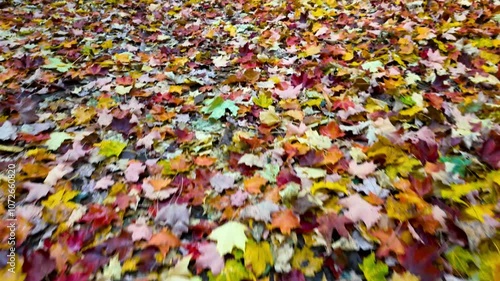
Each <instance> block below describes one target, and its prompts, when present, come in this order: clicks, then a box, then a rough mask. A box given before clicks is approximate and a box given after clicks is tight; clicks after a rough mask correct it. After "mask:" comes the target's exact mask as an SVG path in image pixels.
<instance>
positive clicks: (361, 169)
mask: <svg viewBox="0 0 500 281" xmlns="http://www.w3.org/2000/svg"><path fill="white" fill-rule="evenodd" d="M376 169H377V165H375V164H373V162H365V163H363V164H359V165H358V164H357V163H356V161H354V160H352V161H351V162H349V170H348V171H349V173H350V174H352V175H355V176H357V177H358V178H362V179H364V178H366V176H368V175H369V174H371V173H373V172H374V171H375V170H376Z"/></svg>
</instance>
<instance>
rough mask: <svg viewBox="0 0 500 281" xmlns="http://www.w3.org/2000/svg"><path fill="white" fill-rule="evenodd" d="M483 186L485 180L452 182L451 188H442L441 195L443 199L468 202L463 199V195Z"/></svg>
mask: <svg viewBox="0 0 500 281" xmlns="http://www.w3.org/2000/svg"><path fill="white" fill-rule="evenodd" d="M482 186H483V182H471V183H464V184H451V185H450V187H451V189H445V190H441V197H442V198H443V199H450V200H452V201H455V202H458V203H463V204H466V203H465V201H463V200H462V199H461V197H462V196H465V195H467V194H468V193H469V192H471V191H474V190H479V189H481V187H482Z"/></svg>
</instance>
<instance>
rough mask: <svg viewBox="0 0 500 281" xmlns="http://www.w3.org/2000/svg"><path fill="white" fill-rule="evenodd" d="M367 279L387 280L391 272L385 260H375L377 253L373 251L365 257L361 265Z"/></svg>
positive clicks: (374, 280) (372, 280) (375, 280)
mask: <svg viewBox="0 0 500 281" xmlns="http://www.w3.org/2000/svg"><path fill="white" fill-rule="evenodd" d="M359 268H360V269H361V271H363V275H364V276H365V278H366V280H367V281H385V280H386V278H385V276H386V275H387V273H389V267H388V266H387V265H385V264H384V263H383V262H380V261H377V262H376V261H375V254H374V253H371V254H370V255H369V256H368V257H366V258H364V259H363V263H362V264H361V265H360V266H359Z"/></svg>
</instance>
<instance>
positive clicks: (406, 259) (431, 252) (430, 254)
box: [398, 245, 442, 281]
mask: <svg viewBox="0 0 500 281" xmlns="http://www.w3.org/2000/svg"><path fill="white" fill-rule="evenodd" d="M439 255H440V253H439V249H437V248H436V247H435V246H433V245H424V246H422V245H413V246H410V247H407V248H406V249H405V253H404V254H403V255H400V256H398V260H399V262H400V263H401V265H402V266H404V267H405V268H406V270H408V271H409V272H411V273H413V274H415V275H417V276H418V277H420V280H422V281H434V280H438V279H440V277H441V275H442V272H441V270H439V268H438V267H437V266H436V265H435V262H436V261H437V260H438V258H439Z"/></svg>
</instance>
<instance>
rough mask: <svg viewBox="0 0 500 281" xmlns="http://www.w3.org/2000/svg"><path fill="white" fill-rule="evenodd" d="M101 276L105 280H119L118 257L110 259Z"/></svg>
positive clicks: (120, 267) (120, 274) (120, 271)
mask: <svg viewBox="0 0 500 281" xmlns="http://www.w3.org/2000/svg"><path fill="white" fill-rule="evenodd" d="M102 276H103V277H104V278H106V279H107V280H120V279H121V277H122V266H121V264H120V261H119V260H118V255H116V256H114V257H113V258H111V260H110V261H109V263H108V265H106V266H105V267H104V269H103V271H102Z"/></svg>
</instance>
